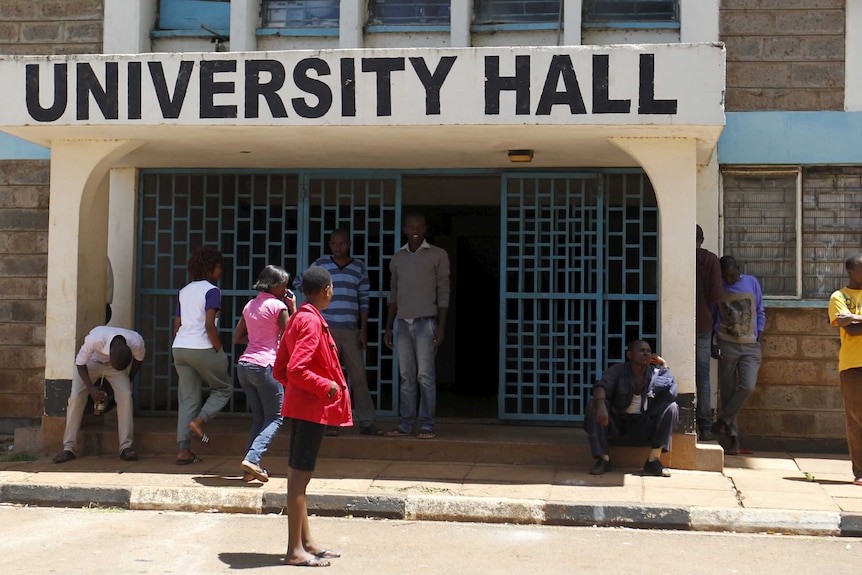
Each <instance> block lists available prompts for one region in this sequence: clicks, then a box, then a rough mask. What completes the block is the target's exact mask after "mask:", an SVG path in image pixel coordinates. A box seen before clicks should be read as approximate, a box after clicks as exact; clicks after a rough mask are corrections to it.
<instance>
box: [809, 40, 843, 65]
mask: <svg viewBox="0 0 862 575" xmlns="http://www.w3.org/2000/svg"><path fill="white" fill-rule="evenodd" d="M803 50H804V54H805V58H806V59H809V60H844V36H843V35H841V36H820V37H808V38H806V39H805V41H804V43H803Z"/></svg>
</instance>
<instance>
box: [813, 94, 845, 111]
mask: <svg viewBox="0 0 862 575" xmlns="http://www.w3.org/2000/svg"><path fill="white" fill-rule="evenodd" d="M817 95H818V96H819V97H820V106H819V107H818V110H830V111H835V112H843V111H844V90H843V89H842V90H819V91H818V92H817Z"/></svg>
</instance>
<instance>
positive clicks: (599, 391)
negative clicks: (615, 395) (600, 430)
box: [592, 384, 608, 427]
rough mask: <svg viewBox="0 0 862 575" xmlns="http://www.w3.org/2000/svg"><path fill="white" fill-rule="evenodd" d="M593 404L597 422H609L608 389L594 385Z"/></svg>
mask: <svg viewBox="0 0 862 575" xmlns="http://www.w3.org/2000/svg"><path fill="white" fill-rule="evenodd" d="M592 401H593V404H594V406H595V409H596V423H598V424H599V425H601V426H603V427H604V426H606V425H607V424H608V403H607V401H608V390H607V389H605V388H604V386H601V385H598V384H596V385H595V387H593V399H592Z"/></svg>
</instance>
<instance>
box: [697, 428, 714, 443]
mask: <svg viewBox="0 0 862 575" xmlns="http://www.w3.org/2000/svg"><path fill="white" fill-rule="evenodd" d="M715 439H716V438H715V434H714V433H713V432H712V430H711V429H710V428H709V426H707V425H699V426H698V429H697V440H698V441H715Z"/></svg>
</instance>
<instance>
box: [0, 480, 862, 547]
mask: <svg viewBox="0 0 862 575" xmlns="http://www.w3.org/2000/svg"><path fill="white" fill-rule="evenodd" d="M286 502H287V494H285V493H272V492H259V491H256V492H247V491H244V490H240V489H219V488H204V489H202V488H198V487H147V486H141V487H131V488H123V487H116V488H114V487H96V486H86V487H84V486H67V485H34V484H29V483H4V484H2V485H0V503H2V504H17V505H33V506H43V507H99V508H101V507H119V508H122V509H130V510H138V511H188V512H210V513H211V512H217V513H244V514H255V515H259V514H264V513H274V514H283V513H284V509H285V507H286ZM308 511H309V512H310V513H313V514H316V515H321V516H330V517H350V516H354V517H371V518H384V519H400V520H407V521H454V522H477V523H512V524H521V525H555V526H577V527H588V526H595V527H627V528H631V529H665V530H677V531H724V532H740V533H763V532H766V533H786V534H792V535H825V536H840V537H860V536H862V515H855V514H848V513H840V512H830V511H803V510H786V509H744V508H739V509H729V508H710V507H696V506H690V507H677V506H656V505H640V504H628V505H627V504H577V503H574V504H570V503H562V502H556V501H544V500H538V499H500V498H484V497H445V496H437V495H435V496H429V495H417V496H404V497H398V496H369V495H333V494H327V495H309V496H308Z"/></svg>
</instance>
